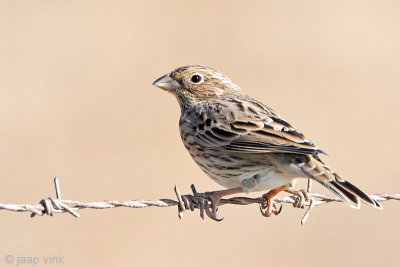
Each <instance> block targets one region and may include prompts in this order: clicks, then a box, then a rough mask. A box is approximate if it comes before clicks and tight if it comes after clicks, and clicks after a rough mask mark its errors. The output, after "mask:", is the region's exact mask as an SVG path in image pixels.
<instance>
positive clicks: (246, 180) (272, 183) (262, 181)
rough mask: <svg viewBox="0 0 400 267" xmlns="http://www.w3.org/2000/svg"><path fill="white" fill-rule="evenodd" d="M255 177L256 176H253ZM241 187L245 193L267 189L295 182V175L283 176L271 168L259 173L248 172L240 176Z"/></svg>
mask: <svg viewBox="0 0 400 267" xmlns="http://www.w3.org/2000/svg"><path fill="white" fill-rule="evenodd" d="M254 177H256V178H254ZM240 180H241V182H242V186H243V189H244V191H245V192H246V193H249V192H257V191H269V190H271V189H274V188H276V187H279V186H282V185H286V184H292V185H294V184H295V182H296V178H295V177H290V176H285V175H282V174H279V173H276V172H274V171H272V170H268V171H265V172H259V173H250V174H246V175H243V176H242V177H240Z"/></svg>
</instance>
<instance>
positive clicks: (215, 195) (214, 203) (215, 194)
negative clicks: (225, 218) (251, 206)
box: [192, 187, 243, 221]
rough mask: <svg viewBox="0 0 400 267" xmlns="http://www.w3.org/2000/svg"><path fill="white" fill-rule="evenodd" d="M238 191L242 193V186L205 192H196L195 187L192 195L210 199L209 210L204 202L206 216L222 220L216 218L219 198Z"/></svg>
mask: <svg viewBox="0 0 400 267" xmlns="http://www.w3.org/2000/svg"><path fill="white" fill-rule="evenodd" d="M193 189H194V188H193V187H192V190H193ZM239 193H243V188H242V187H235V188H230V189H226V190H219V191H211V192H205V193H197V192H196V190H195V189H194V190H193V195H194V197H201V198H206V199H209V200H210V201H211V210H210V209H209V208H208V203H207V202H206V205H205V211H206V214H207V216H208V217H210V218H211V219H213V220H215V221H222V219H218V218H217V209H218V203H219V201H220V200H221V198H223V197H224V196H228V195H233V194H239Z"/></svg>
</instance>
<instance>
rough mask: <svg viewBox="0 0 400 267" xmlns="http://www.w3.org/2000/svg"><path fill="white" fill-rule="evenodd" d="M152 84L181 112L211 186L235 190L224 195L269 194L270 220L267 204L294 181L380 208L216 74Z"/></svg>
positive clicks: (184, 72) (185, 134)
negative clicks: (301, 180) (312, 183)
mask: <svg viewBox="0 0 400 267" xmlns="http://www.w3.org/2000/svg"><path fill="white" fill-rule="evenodd" d="M153 84H154V85H155V86H157V87H160V88H162V89H164V90H166V91H168V92H170V93H172V94H173V95H175V96H176V98H177V100H178V102H179V105H180V107H181V117H180V120H179V129H180V133H181V137H182V141H183V143H184V145H185V147H186V149H187V150H188V152H189V153H190V155H191V156H192V158H193V159H194V161H195V162H196V163H197V164H198V165H199V166H200V168H201V169H202V170H203V171H204V172H205V173H206V174H207V175H208V176H210V177H211V178H212V179H213V180H214V181H216V182H217V183H219V184H220V185H222V186H224V187H226V188H229V189H235V190H227V193H226V194H228V193H237V192H240V191H244V192H253V191H264V190H265V191H269V193H267V194H266V195H265V197H266V198H268V200H269V206H268V211H267V216H269V215H270V214H271V212H273V213H277V211H274V210H273V208H272V206H271V203H272V201H271V199H272V198H273V197H274V196H275V195H276V194H277V193H279V191H281V190H284V189H286V188H288V187H290V186H292V185H293V184H294V182H295V179H296V178H311V179H313V180H315V181H318V182H319V183H320V184H322V185H324V186H325V187H327V188H328V189H330V190H331V191H332V192H333V193H334V194H336V195H337V196H338V197H340V198H341V199H342V200H343V201H344V202H345V203H347V204H348V205H349V206H351V207H354V208H359V207H360V199H361V200H362V201H363V202H365V203H366V204H369V205H371V206H374V207H376V208H381V206H380V204H379V203H378V202H376V201H375V200H373V199H371V198H370V197H369V196H368V195H366V194H365V193H364V192H362V191H361V190H360V189H358V188H357V187H355V186H354V185H352V184H351V183H349V182H347V181H346V180H344V179H343V178H341V177H340V176H339V175H338V174H336V173H335V172H333V171H331V170H330V169H329V167H328V166H326V165H325V164H324V163H323V162H322V161H321V159H320V158H319V154H323V153H324V152H323V151H322V150H321V149H319V148H318V147H316V146H315V145H314V144H313V143H312V142H311V141H309V140H308V139H306V138H305V137H304V135H303V134H302V133H301V132H300V131H298V130H297V129H296V128H294V127H293V126H291V125H290V124H289V123H288V122H286V121H285V120H284V119H282V118H281V117H280V116H279V115H278V114H277V113H275V112H274V111H273V110H272V109H271V108H269V107H267V106H265V105H263V104H262V103H261V102H259V101H257V100H255V99H252V98H251V97H249V96H248V95H247V94H246V93H245V92H244V91H243V90H242V89H240V87H239V86H237V85H236V84H235V83H233V82H232V81H231V80H230V79H229V78H227V77H226V76H224V75H223V74H221V73H220V72H218V71H216V70H214V69H211V68H208V67H204V66H185V67H180V68H178V69H175V70H174V71H172V72H170V73H168V74H166V75H164V76H162V77H160V78H159V79H158V80H156V81H155V82H154V83H153ZM273 189H275V190H273ZM222 195H224V194H221V196H222ZM216 201H218V199H216ZM214 212H215V207H214Z"/></svg>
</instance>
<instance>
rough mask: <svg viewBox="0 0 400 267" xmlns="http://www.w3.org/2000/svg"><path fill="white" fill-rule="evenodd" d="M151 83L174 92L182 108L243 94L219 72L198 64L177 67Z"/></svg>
mask: <svg viewBox="0 0 400 267" xmlns="http://www.w3.org/2000/svg"><path fill="white" fill-rule="evenodd" d="M153 85H154V86H157V87H159V88H161V89H163V90H165V91H167V92H170V93H172V94H174V95H175V96H176V98H177V100H178V102H179V104H180V105H181V108H183V109H184V108H190V107H192V106H194V105H196V104H197V103H199V102H201V101H207V100H212V99H218V98H224V97H237V96H241V95H245V93H244V92H243V91H242V90H241V89H240V88H239V86H237V85H236V84H235V83H234V82H232V81H231V80H230V79H229V78H228V77H226V76H225V75H223V74H222V73H221V72H219V71H217V70H214V69H212V68H208V67H204V66H198V65H194V66H184V67H180V68H177V69H175V70H173V71H171V72H170V73H167V74H165V75H164V76H162V77H160V78H158V79H157V80H156V81H154V82H153Z"/></svg>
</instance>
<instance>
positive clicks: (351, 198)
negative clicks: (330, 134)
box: [300, 156, 382, 209]
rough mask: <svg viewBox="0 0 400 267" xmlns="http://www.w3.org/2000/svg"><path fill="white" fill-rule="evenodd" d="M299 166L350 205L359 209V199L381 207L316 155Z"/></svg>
mask: <svg viewBox="0 0 400 267" xmlns="http://www.w3.org/2000/svg"><path fill="white" fill-rule="evenodd" d="M300 167H301V168H302V170H303V171H304V172H305V173H306V174H307V176H308V177H310V178H311V179H313V180H316V181H317V182H319V183H320V184H322V185H323V186H325V187H326V188H328V189H329V190H330V191H332V192H333V193H334V194H335V195H336V196H338V197H339V198H340V199H341V200H343V202H344V203H346V204H348V205H349V206H350V207H352V208H356V209H359V208H360V200H361V201H362V202H364V203H365V204H367V205H370V206H372V207H375V208H378V209H382V206H381V204H379V203H378V202H377V201H376V200H374V199H372V198H371V197H370V196H368V195H367V194H366V193H364V192H363V191H362V190H360V189H359V188H358V187H356V186H354V185H353V184H352V183H350V182H348V181H346V180H345V179H343V178H341V177H340V176H339V175H338V174H336V173H335V172H333V171H331V170H330V169H329V167H328V166H326V165H325V164H324V163H323V162H322V161H321V160H320V159H319V158H318V157H316V156H310V161H308V162H307V163H304V164H303V165H301V166H300Z"/></svg>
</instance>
